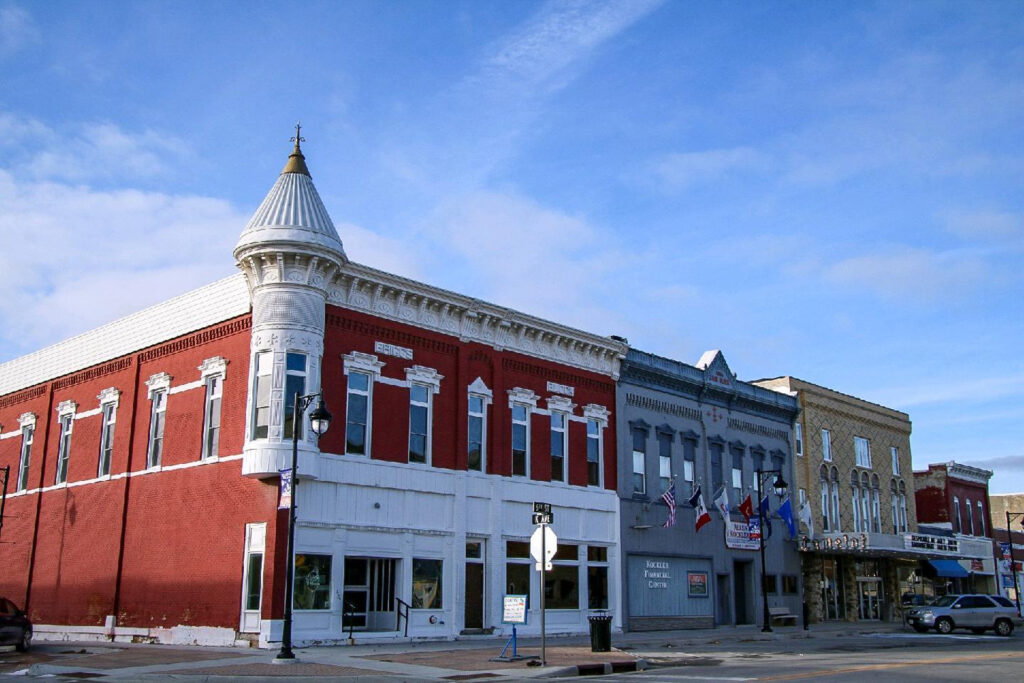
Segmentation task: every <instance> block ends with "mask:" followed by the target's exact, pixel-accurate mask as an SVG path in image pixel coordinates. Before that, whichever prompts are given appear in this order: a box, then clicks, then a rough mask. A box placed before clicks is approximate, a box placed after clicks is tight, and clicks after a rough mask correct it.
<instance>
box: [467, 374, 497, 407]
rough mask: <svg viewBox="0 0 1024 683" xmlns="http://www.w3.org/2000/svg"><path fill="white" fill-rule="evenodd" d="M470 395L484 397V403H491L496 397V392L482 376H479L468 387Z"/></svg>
mask: <svg viewBox="0 0 1024 683" xmlns="http://www.w3.org/2000/svg"><path fill="white" fill-rule="evenodd" d="M466 391H467V393H469V394H470V395H476V396H480V397H481V398H483V399H484V404H485V405H487V404H490V403H491V400H492V399H493V398H494V392H493V391H491V389H490V388H489V387H488V386H487V384H486V383H485V382H484V380H483V378H482V377H477V378H476V379H475V380H473V383H472V384H470V385H469V387H467V389H466Z"/></svg>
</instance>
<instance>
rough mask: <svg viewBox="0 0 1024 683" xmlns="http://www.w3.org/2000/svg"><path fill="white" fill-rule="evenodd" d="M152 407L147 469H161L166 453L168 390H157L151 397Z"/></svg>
mask: <svg viewBox="0 0 1024 683" xmlns="http://www.w3.org/2000/svg"><path fill="white" fill-rule="evenodd" d="M150 400H151V401H152V406H151V410H150V415H149V448H148V449H147V451H146V467H147V468H151V467H159V466H160V463H161V461H162V459H163V451H164V422H165V418H166V416H167V389H157V390H155V391H153V392H152V394H151V395H150Z"/></svg>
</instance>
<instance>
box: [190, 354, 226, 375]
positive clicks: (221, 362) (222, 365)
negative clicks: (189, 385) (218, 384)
mask: <svg viewBox="0 0 1024 683" xmlns="http://www.w3.org/2000/svg"><path fill="white" fill-rule="evenodd" d="M196 369H197V370H199V376H200V377H201V378H202V379H206V378H207V377H209V376H211V375H220V376H221V377H224V376H225V375H226V374H227V369H228V361H227V360H226V359H224V358H223V357H221V356H214V357H213V358H207V359H206V360H204V361H203V362H202V364H200V365H199V366H198V367H197V368H196Z"/></svg>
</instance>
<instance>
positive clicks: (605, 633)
mask: <svg viewBox="0 0 1024 683" xmlns="http://www.w3.org/2000/svg"><path fill="white" fill-rule="evenodd" d="M590 651H591V652H611V651H612V615H610V614H595V615H593V616H591V617H590Z"/></svg>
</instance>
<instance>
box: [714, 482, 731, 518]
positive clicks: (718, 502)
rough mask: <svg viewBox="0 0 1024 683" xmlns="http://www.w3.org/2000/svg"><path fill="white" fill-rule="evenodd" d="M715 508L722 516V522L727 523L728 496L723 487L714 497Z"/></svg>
mask: <svg viewBox="0 0 1024 683" xmlns="http://www.w3.org/2000/svg"><path fill="white" fill-rule="evenodd" d="M715 507H716V508H717V509H718V513H719V514H720V515H722V520H723V521H724V522H725V523H726V524H728V523H729V494H728V492H727V490H726V488H725V487H724V486H723V487H722V490H721V492H720V493H719V494H718V495H717V496H715Z"/></svg>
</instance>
